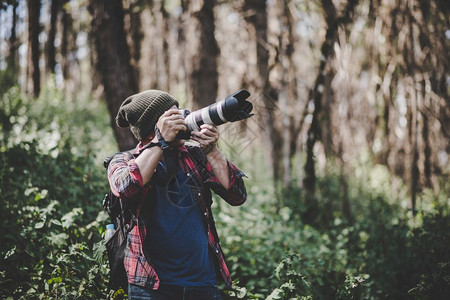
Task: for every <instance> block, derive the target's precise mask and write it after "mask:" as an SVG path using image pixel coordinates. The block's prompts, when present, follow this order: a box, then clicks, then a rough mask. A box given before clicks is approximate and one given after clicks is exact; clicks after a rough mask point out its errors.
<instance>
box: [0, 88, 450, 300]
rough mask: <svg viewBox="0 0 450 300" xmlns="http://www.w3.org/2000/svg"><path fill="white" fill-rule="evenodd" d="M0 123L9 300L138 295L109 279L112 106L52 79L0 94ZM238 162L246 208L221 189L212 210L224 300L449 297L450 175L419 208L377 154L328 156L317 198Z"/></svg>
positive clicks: (0, 242)
mask: <svg viewBox="0 0 450 300" xmlns="http://www.w3.org/2000/svg"><path fill="white" fill-rule="evenodd" d="M0 126H1V127H0V129H1V130H0V135H1V136H0V188H1V191H0V197H1V198H0V201H1V203H0V204H1V206H2V208H3V209H1V210H0V218H1V220H2V235H0V259H1V264H0V298H2V299H3V298H6V299H8V298H10V299H56V298H58V299H103V298H107V297H112V298H115V299H118V298H123V297H126V295H124V294H123V291H118V292H116V293H113V292H109V291H108V290H107V288H106V282H107V275H108V271H109V269H108V265H107V261H106V257H105V244H104V241H103V240H102V237H101V236H102V233H103V230H104V229H103V228H104V225H105V223H106V220H107V216H106V214H105V213H104V212H103V208H102V206H101V200H102V196H103V194H104V192H105V191H106V190H107V188H108V187H107V180H106V175H105V173H104V169H103V167H102V160H103V158H104V157H105V156H107V155H108V154H110V153H112V152H114V151H115V145H114V144H113V142H114V139H113V137H112V134H111V129H110V128H109V118H108V114H107V112H106V109H105V108H104V107H103V105H102V104H101V103H99V102H97V101H94V100H91V99H66V98H65V97H64V95H63V94H62V93H61V92H60V91H57V90H56V89H54V88H51V87H49V88H47V89H44V90H43V91H42V94H41V96H40V98H39V99H28V98H24V97H22V95H21V94H20V93H19V91H18V90H17V89H11V90H9V91H8V92H7V93H5V94H3V95H2V97H1V105H0ZM257 155H258V154H256V155H255V157H258V156H257ZM239 160H241V161H239ZM234 161H236V163H237V165H241V164H243V165H244V167H243V169H244V170H246V169H249V170H251V172H253V173H254V174H256V176H255V177H252V176H250V178H249V179H247V181H246V184H247V189H248V193H249V196H248V201H247V203H246V204H245V205H244V206H242V207H230V206H228V205H225V204H224V203H223V201H220V200H218V199H216V200H217V201H215V207H214V208H213V209H214V210H215V216H216V222H217V228H218V230H219V235H220V236H221V242H222V245H223V249H224V251H225V255H226V257H227V261H228V264H229V267H230V271H231V273H232V277H233V279H234V280H235V288H234V289H233V290H232V291H229V292H226V295H225V298H226V299H404V298H408V297H409V298H416V299H445V297H446V296H447V295H449V294H450V286H449V282H450V279H449V278H450V272H449V271H450V267H449V265H450V250H449V248H448V245H450V231H449V230H448V228H450V216H449V198H448V193H447V192H446V191H448V184H447V183H445V182H444V184H443V191H442V193H441V194H437V195H436V194H433V193H431V192H428V191H426V192H424V193H423V194H421V195H420V198H419V201H418V211H419V212H418V214H417V215H416V216H415V217H413V216H412V215H411V214H410V212H409V211H408V210H407V202H408V196H407V192H406V189H405V187H404V185H403V183H402V182H401V181H398V180H397V179H395V178H392V177H391V176H390V175H389V173H388V172H387V170H386V169H385V168H384V167H382V166H371V165H370V163H368V162H367V160H363V161H362V162H361V163H360V164H359V165H357V166H355V173H354V174H348V175H346V176H345V177H344V176H342V174H340V172H339V170H340V169H339V168H336V167H332V166H330V167H329V168H328V171H327V175H324V176H322V177H319V178H318V183H317V194H316V195H315V196H314V197H310V196H308V195H306V194H305V193H304V192H303V191H302V189H300V188H298V187H290V188H288V189H285V190H283V191H281V192H280V193H279V195H281V197H280V198H281V201H278V200H276V199H277V198H276V197H275V193H274V191H273V190H272V189H271V185H270V182H269V181H265V179H264V177H263V176H262V175H261V174H264V173H265V171H264V170H261V169H260V168H264V166H263V164H259V165H256V166H252V165H249V164H248V161H245V157H236V158H235V159H234ZM245 164H248V165H245ZM251 168H254V170H252V169H251ZM251 172H250V174H251ZM255 178H256V180H255ZM344 185H347V187H348V193H344V192H343V187H344ZM344 197H347V200H348V202H349V203H350V211H351V219H347V218H346V215H345V214H344V213H343V212H342V205H343V203H342V201H343V199H344Z"/></svg>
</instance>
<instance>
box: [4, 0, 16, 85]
mask: <svg viewBox="0 0 450 300" xmlns="http://www.w3.org/2000/svg"><path fill="white" fill-rule="evenodd" d="M17 6H18V2H15V3H14V4H13V8H12V20H11V35H10V36H9V39H8V53H7V56H6V63H7V68H8V71H7V74H6V75H8V77H9V78H8V80H9V81H8V82H4V84H5V85H6V86H7V87H5V88H9V87H11V86H13V85H15V84H17V77H18V72H19V68H18V66H19V56H18V53H17V50H18V49H19V43H20V41H19V40H18V39H17V31H16V29H17ZM0 90H2V91H3V87H2V88H1V89H0Z"/></svg>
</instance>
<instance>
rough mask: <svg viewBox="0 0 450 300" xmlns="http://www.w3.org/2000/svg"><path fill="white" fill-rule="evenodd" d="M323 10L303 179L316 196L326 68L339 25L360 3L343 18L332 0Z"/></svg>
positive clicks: (349, 5) (353, 3)
mask: <svg viewBox="0 0 450 300" xmlns="http://www.w3.org/2000/svg"><path fill="white" fill-rule="evenodd" d="M321 2H322V8H323V10H324V14H325V20H326V23H327V31H326V34H325V41H324V42H323V44H322V47H321V51H320V52H321V60H320V65H319V70H318V73H317V77H316V80H315V83H314V88H313V90H312V92H311V97H310V98H309V99H313V102H314V112H313V119H312V122H311V126H310V128H309V130H308V136H307V141H306V149H307V150H306V163H305V167H304V169H305V178H304V179H303V186H304V188H305V190H306V192H308V193H310V194H314V192H315V185H316V174H315V161H314V145H315V144H316V141H317V140H319V139H320V137H321V129H320V127H321V119H322V98H323V91H324V88H325V87H324V83H325V77H324V76H325V74H326V70H325V68H326V67H327V65H328V61H329V60H330V59H332V57H333V56H334V49H333V45H334V43H335V41H336V40H337V34H338V29H339V27H338V26H339V25H345V24H348V23H350V21H351V16H352V14H353V12H354V10H355V7H356V4H357V2H358V1H356V0H351V1H349V2H348V3H347V6H346V8H345V11H344V13H343V15H342V16H341V17H339V18H338V16H337V12H336V8H335V7H334V4H333V2H332V1H331V0H322V1H321Z"/></svg>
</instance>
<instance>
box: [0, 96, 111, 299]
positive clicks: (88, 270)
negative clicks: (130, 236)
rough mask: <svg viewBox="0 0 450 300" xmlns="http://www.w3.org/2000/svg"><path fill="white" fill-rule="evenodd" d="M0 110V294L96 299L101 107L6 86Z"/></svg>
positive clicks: (103, 266) (101, 263) (100, 283)
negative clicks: (30, 96) (34, 96)
mask: <svg viewBox="0 0 450 300" xmlns="http://www.w3.org/2000/svg"><path fill="white" fill-rule="evenodd" d="M64 102H66V103H64ZM63 104H64V105H63ZM97 114H99V116H100V117H97ZM0 116H1V123H0V124H1V135H2V138H1V144H0V149H1V151H0V161H1V162H2V163H1V169H0V188H1V206H2V209H1V210H0V218H1V220H2V233H3V234H2V236H1V243H0V253H1V270H0V276H1V277H0V278H1V279H0V285H1V288H0V294H1V295H0V298H6V297H13V298H15V299H54V298H62V299H75V298H81V299H86V298H103V297H104V296H102V295H105V293H106V289H105V281H106V275H107V272H108V269H107V263H106V261H105V259H104V257H103V253H102V255H101V256H96V257H95V256H94V253H93V251H92V249H93V247H94V245H95V243H96V242H97V241H99V240H100V239H101V236H100V234H101V232H102V230H103V225H104V222H105V220H106V216H105V214H104V213H103V211H102V206H101V200H102V193H103V192H104V191H106V190H107V183H106V182H105V175H104V173H103V172H104V171H103V170H102V169H101V168H99V167H98V166H99V165H100V164H99V162H98V161H97V155H96V153H97V150H98V149H99V147H98V144H96V136H100V135H104V133H101V134H99V132H105V131H106V128H107V126H108V124H107V123H106V124H104V125H102V124H100V122H101V121H104V120H105V118H104V117H101V116H105V111H104V109H103V108H102V107H101V106H100V105H98V104H97V107H95V106H94V105H93V104H88V103H87V102H86V103H84V102H76V101H74V100H70V101H68V100H66V99H64V97H63V95H61V94H60V93H59V92H58V91H56V90H53V89H49V90H46V91H44V93H43V96H42V97H41V98H39V99H37V100H32V99H25V98H22V97H21V95H20V94H19V92H18V90H16V89H12V90H10V91H9V92H8V93H6V94H4V95H3V96H2V104H1V106H0ZM95 122H96V123H95ZM97 128H100V129H97ZM79 132H83V134H84V136H82V135H81V134H79Z"/></svg>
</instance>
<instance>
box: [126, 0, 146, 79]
mask: <svg viewBox="0 0 450 300" xmlns="http://www.w3.org/2000/svg"><path fill="white" fill-rule="evenodd" d="M142 2H143V1H142V0H137V1H134V2H132V3H130V6H129V8H128V14H129V24H128V30H127V31H128V38H129V39H128V41H129V42H128V43H129V46H130V58H131V65H132V66H133V70H134V72H135V74H134V78H135V79H136V81H137V82H138V83H139V82H140V73H139V61H140V59H141V48H142V39H143V38H144V33H143V32H142V22H141V13H142V7H143V5H144V4H143V3H142Z"/></svg>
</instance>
